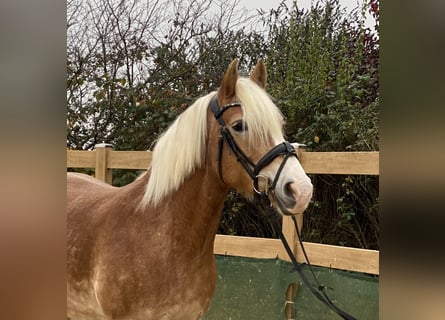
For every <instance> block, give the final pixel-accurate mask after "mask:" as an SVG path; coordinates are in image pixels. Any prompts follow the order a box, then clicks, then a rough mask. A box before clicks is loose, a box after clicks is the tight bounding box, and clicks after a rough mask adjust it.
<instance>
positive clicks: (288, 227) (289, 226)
mask: <svg viewBox="0 0 445 320" xmlns="http://www.w3.org/2000/svg"><path fill="white" fill-rule="evenodd" d="M295 149H296V152H297V155H298V159H300V163H301V158H302V154H303V152H305V151H306V146H305V145H304V144H298V146H297V147H296V148H295ZM296 219H297V223H298V231H300V232H301V228H302V227H303V214H299V215H297V216H296ZM281 231H282V232H283V234H284V236H285V237H286V241H287V242H288V243H289V246H290V247H291V249H292V251H293V253H294V255H295V257H296V258H297V260H299V258H300V256H301V255H298V253H299V251H300V249H301V248H300V245H299V242H298V236H297V231H296V230H295V225H294V222H293V221H292V218H291V217H290V216H283V221H282V225H281Z"/></svg>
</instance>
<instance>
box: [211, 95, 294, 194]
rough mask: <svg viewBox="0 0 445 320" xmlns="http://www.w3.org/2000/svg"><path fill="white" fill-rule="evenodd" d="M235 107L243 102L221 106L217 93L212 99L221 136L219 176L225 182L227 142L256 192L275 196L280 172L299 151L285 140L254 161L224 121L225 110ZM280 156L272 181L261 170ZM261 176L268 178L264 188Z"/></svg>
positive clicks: (218, 159) (213, 111) (219, 140)
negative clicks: (224, 152) (242, 148)
mask: <svg viewBox="0 0 445 320" xmlns="http://www.w3.org/2000/svg"><path fill="white" fill-rule="evenodd" d="M234 107H241V103H240V102H234V103H229V104H226V105H224V106H222V107H220V106H219V103H218V99H217V97H216V95H215V96H214V97H213V98H212V100H211V101H210V110H211V111H212V113H213V116H214V117H215V119H216V120H217V121H218V123H219V127H220V136H219V139H218V155H217V161H218V174H219V177H220V179H221V180H222V181H223V182H224V178H223V174H222V150H223V145H224V142H225V143H226V144H227V146H228V147H229V149H230V150H231V151H232V152H233V153H234V154H235V156H236V158H237V160H238V161H239V162H240V163H241V165H242V166H243V168H244V170H246V172H247V174H248V175H249V176H250V178H252V180H253V190H254V191H255V194H258V195H266V196H268V197H269V199H271V198H272V197H274V190H275V186H276V184H277V182H278V179H279V177H280V174H281V172H282V170H283V168H284V166H285V164H286V162H287V160H288V159H289V158H290V157H296V158H297V159H298V156H297V153H296V152H295V147H294V146H293V145H292V144H291V143H290V142H288V141H284V142H282V143H280V144H278V145H276V146H275V147H273V148H272V149H271V150H269V151H268V152H267V153H266V154H265V155H264V156H263V157H262V158H261V159H260V160H259V161H258V163H257V164H255V163H253V161H252V160H250V159H249V157H247V156H246V154H245V153H244V152H243V151H242V150H241V148H240V147H239V146H238V144H237V143H236V142H235V139H234V138H233V136H232V134H231V133H230V131H229V129H228V128H227V126H226V124H225V123H224V119H223V117H222V115H223V114H224V112H225V111H227V110H228V109H230V108H234ZM280 156H284V157H283V160H282V161H281V164H280V166H279V167H278V170H277V173H276V174H275V178H274V179H273V181H272V182H270V181H269V178H267V177H264V176H262V175H260V171H261V170H262V169H263V168H264V167H266V166H267V165H268V164H270V163H271V162H272V161H273V160H275V159H276V158H277V157H280ZM260 178H264V179H266V187H265V189H264V190H259V182H258V181H259V179H260Z"/></svg>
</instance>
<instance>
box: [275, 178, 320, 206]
mask: <svg viewBox="0 0 445 320" xmlns="http://www.w3.org/2000/svg"><path fill="white" fill-rule="evenodd" d="M312 192H313V186H312V183H311V182H310V179H309V178H307V180H305V181H299V182H294V181H286V182H283V183H281V184H278V185H277V186H276V188H275V198H276V202H277V205H278V207H279V209H280V211H281V212H282V213H283V214H284V215H296V214H300V213H303V211H304V210H305V209H306V208H307V207H308V205H309V202H310V200H311V198H312Z"/></svg>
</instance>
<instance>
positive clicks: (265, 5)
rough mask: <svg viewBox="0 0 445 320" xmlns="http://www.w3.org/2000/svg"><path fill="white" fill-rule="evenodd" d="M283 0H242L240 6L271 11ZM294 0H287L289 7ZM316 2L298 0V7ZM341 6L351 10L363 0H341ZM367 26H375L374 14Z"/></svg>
mask: <svg viewBox="0 0 445 320" xmlns="http://www.w3.org/2000/svg"><path fill="white" fill-rule="evenodd" d="M281 1H282V0H240V6H244V7H246V8H247V9H260V8H261V9H263V10H264V11H266V12H267V11H269V9H272V8H277V7H278V5H279V4H280V3H281ZM292 2H293V0H286V3H287V5H288V7H291V6H292ZM312 2H314V3H315V2H316V0H315V1H314V0H297V4H298V7H299V8H300V9H309V8H310V7H311V3H312ZM339 3H340V6H341V7H342V8H345V9H346V11H347V12H350V11H351V10H352V9H354V8H356V7H357V6H358V5H359V4H360V5H361V4H362V1H357V0H339ZM365 27H371V28H372V27H374V19H373V18H372V16H371V15H370V14H369V13H367V15H366V21H365Z"/></svg>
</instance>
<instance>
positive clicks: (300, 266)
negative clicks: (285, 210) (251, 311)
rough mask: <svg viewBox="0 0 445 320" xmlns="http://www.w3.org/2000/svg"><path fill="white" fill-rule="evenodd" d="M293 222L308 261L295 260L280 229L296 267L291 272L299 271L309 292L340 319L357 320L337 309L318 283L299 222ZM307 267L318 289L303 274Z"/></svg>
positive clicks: (283, 241) (293, 218)
mask: <svg viewBox="0 0 445 320" xmlns="http://www.w3.org/2000/svg"><path fill="white" fill-rule="evenodd" d="M292 221H293V222H294V225H295V229H296V230H297V235H298V241H299V242H300V246H301V249H302V251H303V254H304V258H305V259H306V262H307V264H305V263H298V261H297V259H296V258H295V255H294V254H293V252H292V250H291V248H290V246H289V244H288V243H287V240H286V237H285V236H284V234H283V231H281V228H279V236H280V240H281V242H282V243H283V246H284V248H285V249H286V252H287V254H288V255H289V258H290V259H291V261H292V264H293V265H294V267H293V268H292V269H291V270H290V272H295V271H297V272H298V274H299V275H300V278H301V279H302V280H303V282H304V284H305V285H306V287H308V288H309V290H310V291H311V292H312V294H313V295H314V296H315V297H317V299H318V300H320V301H321V302H323V303H324V304H325V305H326V306H328V307H329V308H330V309H331V310H333V311H334V312H335V313H337V314H338V315H339V316H340V317H342V318H343V319H345V320H357V318H354V317H353V316H351V315H350V314H348V313H346V312H345V311H343V310H342V309H340V308H339V307H337V306H336V305H335V304H334V303H333V302H332V300H331V299H330V298H329V297H328V295H327V294H326V292H325V291H324V289H325V288H326V287H325V286H323V285H321V284H320V282H318V279H317V277H316V276H315V273H314V271H313V270H312V265H311V263H310V262H309V258H308V255H307V253H306V250H305V249H304V246H303V240H302V238H301V234H300V231H299V229H298V224H297V220H296V219H295V216H292ZM305 265H307V266H308V267H309V270H310V272H311V274H312V277H313V278H314V280H315V284H316V285H317V289H318V290H317V289H316V288H314V286H313V285H312V284H311V283H310V281H309V279H308V278H307V277H306V275H305V273H304V272H303V267H304V266H305Z"/></svg>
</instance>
